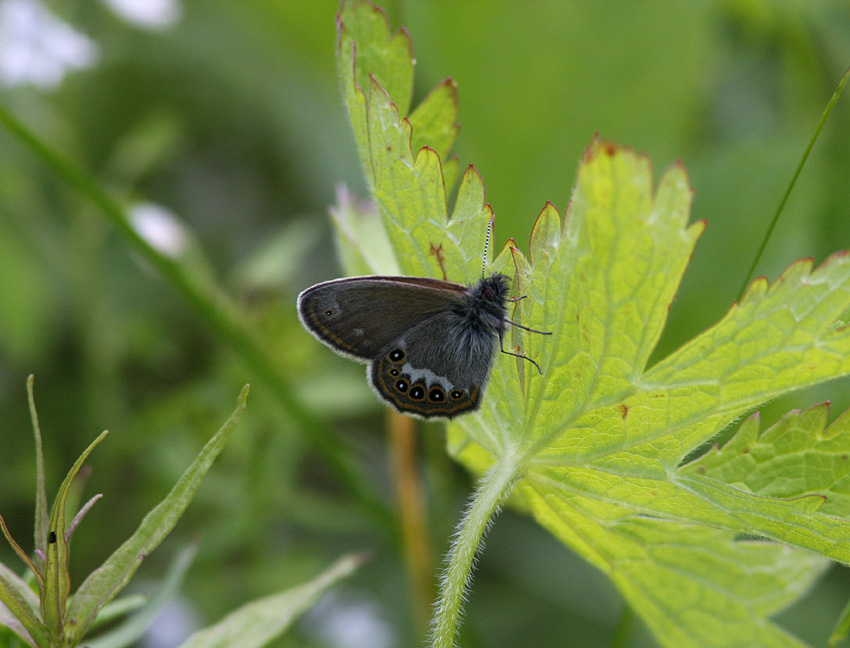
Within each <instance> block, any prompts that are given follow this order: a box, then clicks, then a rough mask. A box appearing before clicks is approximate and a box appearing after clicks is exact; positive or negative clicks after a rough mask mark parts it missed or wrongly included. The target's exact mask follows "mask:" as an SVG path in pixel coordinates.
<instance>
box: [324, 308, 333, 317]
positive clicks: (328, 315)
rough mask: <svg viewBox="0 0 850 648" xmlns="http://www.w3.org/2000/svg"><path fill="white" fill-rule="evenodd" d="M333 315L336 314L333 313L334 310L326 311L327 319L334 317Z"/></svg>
mask: <svg viewBox="0 0 850 648" xmlns="http://www.w3.org/2000/svg"><path fill="white" fill-rule="evenodd" d="M333 314H334V312H333V311H332V310H330V309H328V310H326V311H325V317H330V316H331V315H333Z"/></svg>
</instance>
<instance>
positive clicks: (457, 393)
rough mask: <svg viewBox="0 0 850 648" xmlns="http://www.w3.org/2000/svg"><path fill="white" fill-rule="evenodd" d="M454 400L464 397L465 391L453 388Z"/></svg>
mask: <svg viewBox="0 0 850 648" xmlns="http://www.w3.org/2000/svg"><path fill="white" fill-rule="evenodd" d="M451 397H452V400H460V399H461V398H463V392H462V391H461V390H459V389H453V390H452V393H451Z"/></svg>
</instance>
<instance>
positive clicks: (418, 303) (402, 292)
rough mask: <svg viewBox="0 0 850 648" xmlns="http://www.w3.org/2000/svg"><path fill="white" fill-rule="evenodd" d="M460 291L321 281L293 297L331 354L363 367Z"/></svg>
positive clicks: (418, 283)
mask: <svg viewBox="0 0 850 648" xmlns="http://www.w3.org/2000/svg"><path fill="white" fill-rule="evenodd" d="M464 290H465V288H464V286H461V285H458V284H453V283H449V282H447V281H438V280H436V279H427V278H418V277H353V278H347V279H338V280H334V281H326V282H324V283H320V284H317V285H315V286H313V287H312V288H308V289H307V290H305V291H304V292H302V293H301V295H299V297H298V314H299V317H300V318H301V321H302V323H303V324H304V326H305V327H306V328H307V329H308V330H309V331H310V332H311V333H312V334H313V335H314V336H316V338H318V339H319V340H320V341H322V342H324V343H325V344H327V345H328V346H330V347H331V348H332V349H334V350H336V351H338V352H340V353H342V354H343V355H346V356H349V357H351V358H354V359H357V360H361V361H363V362H368V361H371V360H373V359H375V358H376V357H377V356H378V354H379V353H380V352H381V351H383V350H384V349H385V348H386V347H387V346H388V345H389V344H390V343H392V342H393V341H395V340H398V339H399V338H400V337H402V336H403V334H404V333H405V332H407V331H409V330H410V329H412V328H413V327H415V326H417V325H418V324H421V323H422V322H423V321H425V320H427V319H429V318H430V317H432V316H434V315H437V314H439V313H440V312H441V311H444V310H445V308H446V300H447V299H453V298H456V299H458V300H460V299H461V298H462V295H463V293H464Z"/></svg>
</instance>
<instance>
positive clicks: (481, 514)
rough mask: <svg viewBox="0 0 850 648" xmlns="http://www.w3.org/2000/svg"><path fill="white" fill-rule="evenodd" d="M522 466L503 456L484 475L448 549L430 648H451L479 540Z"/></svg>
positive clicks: (517, 457)
mask: <svg viewBox="0 0 850 648" xmlns="http://www.w3.org/2000/svg"><path fill="white" fill-rule="evenodd" d="M523 466H524V462H523V461H522V457H521V456H520V455H519V454H518V453H516V452H508V453H506V454H505V455H503V456H502V457H501V458H500V459H499V460H498V461H497V462H496V463H495V464H493V466H492V467H491V468H490V470H489V471H487V473H486V474H485V475H484V477H483V479H482V480H481V484H480V485H479V486H478V489H477V490H476V491H475V495H473V497H472V501H471V502H470V504H469V508H468V509H467V511H466V514H465V515H464V516H463V519H462V520H461V522H460V525H459V526H458V529H457V533H456V534H455V538H454V542H453V543H452V546H451V549H449V555H448V560H447V562H448V564H447V566H446V570H445V572H444V573H443V579H442V583H441V584H440V597H439V600H438V602H437V607H436V612H435V613H434V621H433V625H432V629H431V646H432V648H451V647H452V646H453V645H454V644H453V641H454V637H455V634H456V633H457V629H458V624H459V621H460V609H461V605H462V603H463V600H464V594H465V593H466V590H467V588H468V586H469V584H470V582H471V581H472V563H473V560H474V559H475V554H476V553H477V552H478V548H479V547H480V546H481V540H482V537H483V536H484V534H485V533H486V531H487V528H488V527H489V525H490V522H491V521H492V520H493V517H494V516H495V514H496V513H497V512H498V510H499V508H500V507H501V505H502V503H503V502H504V501H505V499H506V498H507V497H508V495H509V494H510V492H511V490H512V489H513V487H514V484H515V483H516V481H517V480H518V479H519V477H520V476H521V474H522V469H523Z"/></svg>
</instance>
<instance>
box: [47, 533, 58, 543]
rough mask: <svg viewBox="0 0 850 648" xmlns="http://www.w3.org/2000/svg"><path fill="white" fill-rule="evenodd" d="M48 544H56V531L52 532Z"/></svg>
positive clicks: (48, 537)
mask: <svg viewBox="0 0 850 648" xmlns="http://www.w3.org/2000/svg"><path fill="white" fill-rule="evenodd" d="M47 543H48V544H56V531H51V532H50V535H48V536H47Z"/></svg>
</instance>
